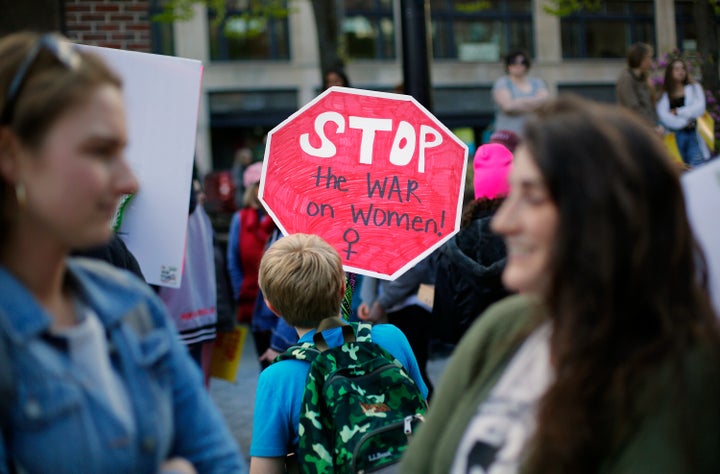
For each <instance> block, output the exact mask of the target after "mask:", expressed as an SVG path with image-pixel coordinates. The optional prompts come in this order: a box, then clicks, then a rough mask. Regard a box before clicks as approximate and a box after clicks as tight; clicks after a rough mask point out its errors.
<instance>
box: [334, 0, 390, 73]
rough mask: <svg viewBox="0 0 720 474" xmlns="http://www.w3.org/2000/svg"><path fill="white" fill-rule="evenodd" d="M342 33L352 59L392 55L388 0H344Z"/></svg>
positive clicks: (388, 57)
mask: <svg viewBox="0 0 720 474" xmlns="http://www.w3.org/2000/svg"><path fill="white" fill-rule="evenodd" d="M338 16H340V17H342V35H343V36H342V37H343V41H344V46H345V48H346V50H347V55H348V57H350V58H352V59H394V58H395V22H394V21H393V3H392V0H345V2H344V11H342V12H338Z"/></svg>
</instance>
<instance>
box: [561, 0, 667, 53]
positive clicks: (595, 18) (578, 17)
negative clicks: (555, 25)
mask: <svg viewBox="0 0 720 474" xmlns="http://www.w3.org/2000/svg"><path fill="white" fill-rule="evenodd" d="M599 5H600V8H599V9H598V10H596V11H581V12H578V13H574V14H572V15H569V16H567V17H565V18H563V19H562V20H561V33H562V50H563V58H624V57H625V55H626V54H627V48H628V46H630V45H631V44H632V43H635V42H638V41H642V42H644V43H648V44H655V20H654V6H653V1H646V0H624V1H623V0H608V1H606V2H600V3H599Z"/></svg>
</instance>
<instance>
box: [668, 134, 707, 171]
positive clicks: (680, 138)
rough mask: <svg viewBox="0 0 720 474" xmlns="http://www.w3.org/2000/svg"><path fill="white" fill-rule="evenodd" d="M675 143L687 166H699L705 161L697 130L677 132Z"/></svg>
mask: <svg viewBox="0 0 720 474" xmlns="http://www.w3.org/2000/svg"><path fill="white" fill-rule="evenodd" d="M675 142H676V143H677V147H678V151H680V156H681V157H682V160H683V161H684V162H685V164H688V165H690V166H698V165H701V164H702V163H703V162H704V161H705V159H704V158H703V154H702V150H701V149H700V144H699V143H698V136H697V132H696V131H695V129H692V130H678V131H676V132H675Z"/></svg>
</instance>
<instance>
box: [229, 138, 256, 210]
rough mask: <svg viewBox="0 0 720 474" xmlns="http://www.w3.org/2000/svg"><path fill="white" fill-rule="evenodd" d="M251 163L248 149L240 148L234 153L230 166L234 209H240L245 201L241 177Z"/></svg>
mask: <svg viewBox="0 0 720 474" xmlns="http://www.w3.org/2000/svg"><path fill="white" fill-rule="evenodd" d="M252 163H253V151H252V149H250V148H248V147H243V148H240V149H239V150H237V151H236V152H235V158H234V159H233V165H232V170H231V172H232V180H233V185H235V207H236V208H238V209H239V208H241V207H242V206H243V200H244V199H245V183H244V182H243V175H244V174H245V170H246V169H247V168H248V166H250V165H251V164H252Z"/></svg>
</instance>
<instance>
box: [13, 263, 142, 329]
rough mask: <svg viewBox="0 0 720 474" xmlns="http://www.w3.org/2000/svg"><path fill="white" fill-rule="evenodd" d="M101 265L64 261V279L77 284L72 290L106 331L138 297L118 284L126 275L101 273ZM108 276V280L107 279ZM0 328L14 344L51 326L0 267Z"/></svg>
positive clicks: (43, 312) (129, 287)
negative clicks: (78, 292)
mask: <svg viewBox="0 0 720 474" xmlns="http://www.w3.org/2000/svg"><path fill="white" fill-rule="evenodd" d="M88 266H90V267H93V269H94V270H95V271H96V272H97V270H98V269H100V270H101V273H102V275H103V276H104V277H105V278H98V274H97V273H96V272H90V271H88V269H87V267H88ZM104 266H105V264H103V263H101V262H94V261H91V260H89V259H79V258H68V259H67V272H68V275H67V277H68V278H72V279H74V280H75V281H76V282H77V285H76V288H78V291H80V292H81V297H82V298H83V299H84V300H85V301H86V302H87V303H88V304H89V305H90V307H92V308H93V309H94V310H95V312H96V313H97V315H98V317H99V318H100V320H101V321H102V322H103V324H104V325H105V326H106V327H109V326H112V325H114V324H115V323H116V322H117V321H119V320H120V319H121V318H122V317H123V316H124V315H125V314H126V313H127V312H128V311H130V310H131V309H132V308H133V307H134V306H136V305H137V304H138V302H139V301H140V299H141V294H139V293H138V291H137V286H133V285H128V284H127V283H124V282H123V281H122V278H123V277H125V276H126V275H125V274H124V273H120V272H117V271H112V270H113V269H105V271H102V270H103V267H104ZM108 276H110V277H112V279H110V280H109V279H108ZM0 288H2V297H1V298H0V316H2V317H0V328H2V327H3V326H7V327H4V329H5V331H6V332H7V334H8V335H9V337H10V339H12V340H13V341H14V342H15V343H20V342H22V341H24V340H27V339H30V338H33V337H35V336H37V335H38V334H41V333H43V332H45V331H46V330H47V329H48V328H49V327H50V325H51V324H52V317H51V316H50V314H49V313H48V312H47V311H46V310H45V309H44V308H43V307H42V306H41V305H40V304H39V303H38V302H37V300H36V299H35V297H34V296H33V295H32V294H31V293H30V292H29V291H28V289H27V288H25V286H23V284H22V283H20V282H19V281H18V280H17V279H16V278H15V277H14V276H13V275H12V274H11V273H10V272H8V271H7V269H5V268H4V267H2V266H0Z"/></svg>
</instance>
